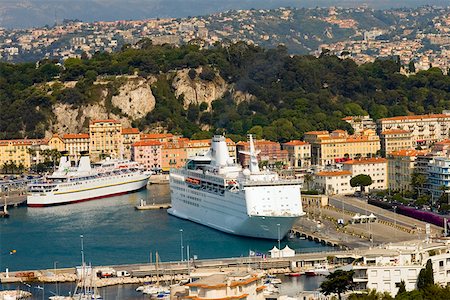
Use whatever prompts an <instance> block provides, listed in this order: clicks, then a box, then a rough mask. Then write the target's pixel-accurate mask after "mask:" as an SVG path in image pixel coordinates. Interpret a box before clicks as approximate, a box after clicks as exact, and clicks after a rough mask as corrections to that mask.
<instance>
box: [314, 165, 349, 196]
mask: <svg viewBox="0 0 450 300" xmlns="http://www.w3.org/2000/svg"><path fill="white" fill-rule="evenodd" d="M351 178H352V172H350V171H346V170H344V171H320V172H318V173H316V174H315V175H314V189H316V190H318V191H319V192H321V193H323V194H326V195H336V194H352V193H354V191H355V189H354V188H352V187H351V186H350V179H351Z"/></svg>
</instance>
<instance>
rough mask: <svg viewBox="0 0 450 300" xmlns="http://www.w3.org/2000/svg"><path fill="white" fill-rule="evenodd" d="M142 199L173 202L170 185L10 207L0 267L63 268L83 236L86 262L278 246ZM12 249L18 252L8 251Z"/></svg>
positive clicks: (316, 247)
mask: <svg viewBox="0 0 450 300" xmlns="http://www.w3.org/2000/svg"><path fill="white" fill-rule="evenodd" d="M140 199H144V200H146V201H147V202H148V203H150V202H151V203H153V201H155V202H156V203H169V202H170V195H169V186H168V185H151V186H150V187H149V189H148V190H141V191H138V192H135V193H131V194H126V195H121V196H115V197H111V198H104V199H99V200H95V201H89V202H83V203H76V204H71V205H65V206H53V207H45V208H30V207H17V208H8V209H9V213H10V215H11V217H10V218H9V219H0V235H1V236H2V245H1V252H0V255H1V256H0V258H1V259H0V270H2V271H4V270H5V268H9V270H11V271H18V270H30V269H48V268H52V267H53V265H54V263H55V262H57V267H60V268H61V267H73V266H76V265H79V261H80V251H79V244H80V241H79V236H80V234H83V235H84V241H85V248H86V251H85V253H86V262H87V263H89V262H91V263H92V264H93V265H115V264H117V263H118V262H120V263H123V264H129V263H139V262H140V263H145V262H149V261H150V256H151V255H150V254H151V253H153V255H154V253H155V252H156V251H158V252H159V253H160V257H161V261H175V260H180V258H181V246H183V249H186V247H187V246H188V245H189V246H190V250H191V255H192V256H193V255H195V256H196V257H198V259H205V258H219V257H241V256H243V257H246V256H248V254H249V251H255V252H260V253H267V251H268V250H270V249H271V248H273V246H274V245H275V244H276V241H270V240H264V239H252V238H244V237H238V236H234V235H229V234H226V233H222V232H219V231H216V230H214V229H211V228H208V227H205V226H202V225H199V224H196V223H193V222H189V221H186V220H183V219H179V218H176V217H173V216H170V215H169V214H167V212H166V210H164V209H162V210H160V209H158V210H147V211H139V212H138V211H136V210H135V208H134V207H135V206H136V205H138V204H139V201H140ZM181 229H182V231H180V230H181ZM181 239H182V243H180V242H181V241H180V240H181ZM3 241H7V242H3ZM181 244H182V245H181ZM281 245H282V247H284V246H285V245H289V247H290V248H292V249H294V250H296V251H297V252H300V253H301V252H312V251H324V250H327V249H331V248H330V247H326V246H323V245H322V244H319V243H316V242H313V241H309V240H301V239H298V238H293V239H289V238H285V239H283V240H282V241H281ZM12 250H16V251H15V252H14V253H13V254H10V253H11V251H12ZM36 258H39V259H36ZM153 258H154V257H153Z"/></svg>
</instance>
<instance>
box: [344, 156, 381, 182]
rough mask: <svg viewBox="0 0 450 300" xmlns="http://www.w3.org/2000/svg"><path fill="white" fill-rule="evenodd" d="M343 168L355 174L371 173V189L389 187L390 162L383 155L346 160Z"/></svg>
mask: <svg viewBox="0 0 450 300" xmlns="http://www.w3.org/2000/svg"><path fill="white" fill-rule="evenodd" d="M342 169H343V170H344V171H349V172H351V173H352V177H353V176H357V175H360V174H364V175H369V176H370V178H372V184H371V185H370V186H368V188H369V189H370V190H385V189H387V187H388V174H387V173H388V164H387V159H386V158H382V157H371V158H361V159H353V160H349V161H345V162H343V163H342Z"/></svg>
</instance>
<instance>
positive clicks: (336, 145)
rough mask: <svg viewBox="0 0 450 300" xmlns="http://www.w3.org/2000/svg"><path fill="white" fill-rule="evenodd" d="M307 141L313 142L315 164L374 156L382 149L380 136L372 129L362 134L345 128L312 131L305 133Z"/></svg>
mask: <svg viewBox="0 0 450 300" xmlns="http://www.w3.org/2000/svg"><path fill="white" fill-rule="evenodd" d="M305 142H308V143H310V144H311V163H312V164H315V165H328V164H335V163H338V162H343V161H346V160H349V159H354V158H361V157H372V156H376V155H377V153H379V151H380V138H379V137H378V136H377V135H376V134H375V131H374V130H371V129H368V130H365V131H363V133H362V134H360V135H349V134H348V133H347V132H346V131H344V130H335V131H333V132H331V133H329V132H328V131H310V132H307V133H305Z"/></svg>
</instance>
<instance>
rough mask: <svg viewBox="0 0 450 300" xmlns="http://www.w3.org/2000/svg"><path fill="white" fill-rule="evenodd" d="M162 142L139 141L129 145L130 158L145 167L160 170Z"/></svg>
mask: <svg viewBox="0 0 450 300" xmlns="http://www.w3.org/2000/svg"><path fill="white" fill-rule="evenodd" d="M161 148H162V144H161V143H160V142H158V141H139V142H135V143H134V144H133V145H132V147H131V158H132V159H133V161H136V162H138V163H140V164H142V165H143V166H144V167H145V169H147V170H151V171H160V170H161V169H162V154H161Z"/></svg>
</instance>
